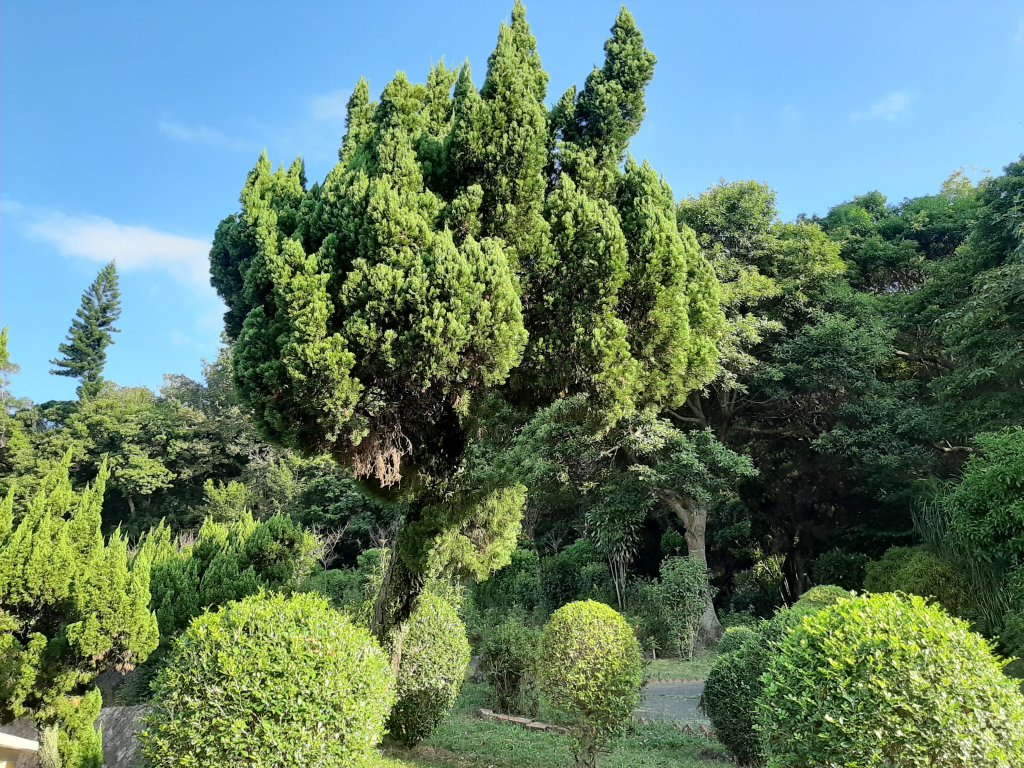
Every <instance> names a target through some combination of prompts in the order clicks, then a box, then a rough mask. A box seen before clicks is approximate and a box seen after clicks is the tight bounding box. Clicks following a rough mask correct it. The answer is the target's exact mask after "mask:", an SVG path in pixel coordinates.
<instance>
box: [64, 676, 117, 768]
mask: <svg viewBox="0 0 1024 768" xmlns="http://www.w3.org/2000/svg"><path fill="white" fill-rule="evenodd" d="M102 706H103V697H102V696H101V695H100V692H99V690H98V689H93V690H92V691H90V692H89V693H87V694H86V695H85V696H72V697H67V698H64V699H62V700H60V701H59V702H58V703H57V705H56V706H55V708H54V713H53V718H54V720H55V721H56V722H57V723H58V724H59V725H57V726H56V730H55V735H56V740H55V741H56V744H55V746H56V752H57V754H58V755H59V762H58V763H57V766H56V768H103V765H104V761H103V736H102V735H101V734H100V732H99V731H98V730H97V729H96V720H97V719H98V718H99V716H100V709H101V708H102ZM51 727H53V726H51Z"/></svg>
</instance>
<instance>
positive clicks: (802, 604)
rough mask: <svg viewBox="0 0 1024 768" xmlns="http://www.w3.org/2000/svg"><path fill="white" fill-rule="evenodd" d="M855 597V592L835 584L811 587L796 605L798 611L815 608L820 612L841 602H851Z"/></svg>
mask: <svg viewBox="0 0 1024 768" xmlns="http://www.w3.org/2000/svg"><path fill="white" fill-rule="evenodd" d="M853 596H854V593H853V592H850V591H849V590H847V589H843V588H842V587H837V586H835V585H833V584H822V585H821V586H818V587H811V588H810V589H809V590H807V591H806V592H804V593H803V594H802V595H800V599H799V600H797V601H796V603H794V605H793V607H794V608H796V609H801V608H813V609H814V610H816V611H820V610H821V609H822V608H827V607H828V606H830V605H835V604H836V603H838V602H839V601H840V600H849V599H850V598H851V597H853Z"/></svg>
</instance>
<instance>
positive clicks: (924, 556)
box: [864, 547, 970, 617]
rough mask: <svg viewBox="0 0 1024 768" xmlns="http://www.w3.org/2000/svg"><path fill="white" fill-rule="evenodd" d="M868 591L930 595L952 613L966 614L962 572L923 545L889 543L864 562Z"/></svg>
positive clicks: (966, 590) (966, 592)
mask: <svg viewBox="0 0 1024 768" xmlns="http://www.w3.org/2000/svg"><path fill="white" fill-rule="evenodd" d="M864 589H865V590H867V591H868V592H907V593H909V594H913V595H921V596H922V597H926V598H929V599H934V600H935V601H936V602H938V603H939V605H941V606H942V607H943V608H945V609H946V610H947V611H949V612H950V613H952V614H953V615H954V616H962V617H966V616H969V615H970V596H969V586H968V583H967V581H966V580H965V579H964V576H963V574H962V573H960V572H959V571H958V570H957V569H956V568H954V567H953V566H952V565H951V564H949V563H948V562H946V561H944V560H942V559H941V558H939V557H937V556H936V555H935V554H933V553H932V552H930V551H928V550H927V549H925V548H924V547H914V548H908V547H893V548H892V549H890V550H889V551H888V552H886V553H885V555H884V556H883V557H882V559H881V560H877V561H875V562H872V563H868V565H867V570H866V574H865V577H864Z"/></svg>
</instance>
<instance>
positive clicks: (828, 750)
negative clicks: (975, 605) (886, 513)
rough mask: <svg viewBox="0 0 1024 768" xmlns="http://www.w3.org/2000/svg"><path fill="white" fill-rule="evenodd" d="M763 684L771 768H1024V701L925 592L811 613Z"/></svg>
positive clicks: (763, 725) (762, 713)
mask: <svg viewBox="0 0 1024 768" xmlns="http://www.w3.org/2000/svg"><path fill="white" fill-rule="evenodd" d="M764 679H765V682H766V685H765V688H764V692H763V694H762V696H761V700H760V702H759V705H758V730H759V732H760V734H761V739H762V743H763V745H764V749H765V753H766V755H767V757H768V759H769V764H770V765H771V766H773V768H789V767H792V768H797V767H798V766H808V765H815V766H826V767H828V766H836V767H838V766H848V765H864V766H883V765H890V766H896V767H898V768H926V767H927V768H966V767H967V766H970V768H1010V766H1020V765H1024V696H1022V695H1021V693H1020V691H1019V690H1017V686H1016V685H1015V684H1014V683H1013V682H1011V681H1010V680H1009V679H1008V678H1007V677H1006V676H1005V675H1004V674H1003V663H1002V662H1000V661H998V660H997V659H996V657H995V656H994V655H993V653H992V647H991V645H990V644H989V643H988V641H987V640H985V639H984V638H982V637H981V636H980V635H978V634H976V633H974V632H972V631H971V630H970V627H969V626H968V624H967V623H966V622H963V621H960V620H959V619H955V618H953V617H951V616H949V615H947V614H946V613H945V612H944V611H942V609H941V608H939V607H937V606H934V605H929V604H928V603H926V602H925V600H924V599H923V598H921V597H918V596H908V595H899V594H878V595H864V596H861V597H856V598H852V599H850V600H842V601H840V602H838V603H836V604H835V605H833V606H832V607H830V608H827V609H825V610H823V611H820V612H819V613H817V614H815V615H813V616H810V617H807V618H805V619H804V620H803V621H802V622H801V623H800V624H799V625H798V626H796V627H795V628H794V629H793V630H792V631H791V632H790V633H789V634H788V636H787V637H786V638H785V639H784V640H783V641H782V643H781V644H780V645H779V647H778V652H777V653H775V654H773V655H772V658H771V659H770V660H769V664H768V667H767V671H766V674H765V678H764Z"/></svg>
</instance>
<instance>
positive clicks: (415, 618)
mask: <svg viewBox="0 0 1024 768" xmlns="http://www.w3.org/2000/svg"><path fill="white" fill-rule="evenodd" d="M404 632H405V634H404V635H403V637H402V641H401V660H400V664H399V669H398V681H397V694H398V698H397V701H396V702H395V707H394V709H393V710H392V712H391V718H390V719H389V720H388V731H389V732H390V733H391V735H392V736H394V737H395V738H396V739H397V740H398V741H400V742H402V743H403V744H406V745H409V746H411V745H414V744H417V743H419V742H420V741H422V740H423V739H425V738H426V737H427V736H429V735H430V734H431V733H433V731H434V729H435V728H437V726H438V725H440V724H441V722H442V721H443V720H444V719H445V718H446V717H447V716H448V713H449V712H451V710H452V707H454V706H455V701H456V699H458V698H459V691H461V690H462V683H463V682H464V681H465V679H466V669H467V668H468V667H469V659H470V650H469V640H468V639H467V638H466V627H465V625H464V624H463V623H462V619H460V618H459V614H458V612H457V611H456V610H455V608H454V607H452V605H451V603H449V602H448V601H447V600H445V599H443V598H442V597H440V596H438V595H436V594H434V593H432V592H430V591H427V592H424V593H423V595H422V596H421V597H420V600H419V604H418V605H417V607H416V610H415V611H413V614H412V616H411V617H410V619H409V623H408V625H407V626H406V628H405V631H404Z"/></svg>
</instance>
